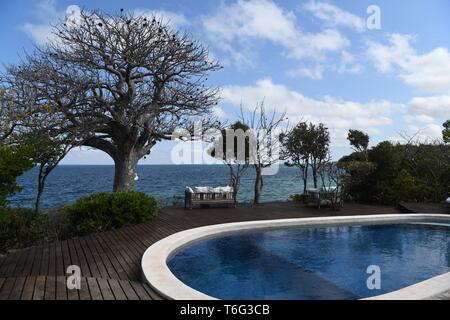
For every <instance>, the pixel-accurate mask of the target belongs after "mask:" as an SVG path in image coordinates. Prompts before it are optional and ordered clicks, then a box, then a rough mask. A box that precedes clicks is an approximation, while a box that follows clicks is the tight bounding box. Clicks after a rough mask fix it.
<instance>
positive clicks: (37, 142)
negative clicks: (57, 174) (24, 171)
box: [20, 134, 73, 212]
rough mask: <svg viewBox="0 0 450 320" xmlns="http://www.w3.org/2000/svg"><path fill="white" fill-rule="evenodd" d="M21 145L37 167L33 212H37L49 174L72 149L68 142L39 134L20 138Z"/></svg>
mask: <svg viewBox="0 0 450 320" xmlns="http://www.w3.org/2000/svg"><path fill="white" fill-rule="evenodd" d="M20 140H21V143H22V144H25V145H27V146H28V148H29V149H30V156H31V157H32V158H33V162H34V163H35V164H36V165H38V168H39V170H38V188H37V194H36V200H35V207H34V209H35V211H36V212H38V211H39V207H40V201H41V196H42V194H43V193H44V188H45V182H46V180H47V177H48V176H49V174H50V173H51V172H52V171H53V169H55V168H56V166H57V165H58V164H59V162H60V161H61V160H62V159H63V158H64V157H65V156H66V155H67V153H68V152H69V151H70V150H71V149H72V146H73V145H72V144H71V143H70V142H67V141H64V140H59V139H58V138H50V137H49V136H45V135H39V134H27V135H23V136H21V137H20Z"/></svg>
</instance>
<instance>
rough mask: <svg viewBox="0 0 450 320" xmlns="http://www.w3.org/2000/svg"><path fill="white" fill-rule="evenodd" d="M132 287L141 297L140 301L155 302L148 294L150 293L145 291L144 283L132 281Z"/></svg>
mask: <svg viewBox="0 0 450 320" xmlns="http://www.w3.org/2000/svg"><path fill="white" fill-rule="evenodd" d="M130 285H131V286H132V287H133V289H134V291H135V292H136V294H137V296H138V297H139V300H153V299H152V297H151V296H150V295H149V294H148V292H147V291H145V289H144V287H143V285H142V283H139V282H136V281H130Z"/></svg>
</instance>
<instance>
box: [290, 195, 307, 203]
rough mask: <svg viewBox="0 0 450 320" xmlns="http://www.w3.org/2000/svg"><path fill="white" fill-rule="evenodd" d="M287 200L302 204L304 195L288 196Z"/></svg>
mask: <svg viewBox="0 0 450 320" xmlns="http://www.w3.org/2000/svg"><path fill="white" fill-rule="evenodd" d="M289 200H291V201H294V202H304V201H305V195H304V194H299V193H296V194H293V195H290V196H289Z"/></svg>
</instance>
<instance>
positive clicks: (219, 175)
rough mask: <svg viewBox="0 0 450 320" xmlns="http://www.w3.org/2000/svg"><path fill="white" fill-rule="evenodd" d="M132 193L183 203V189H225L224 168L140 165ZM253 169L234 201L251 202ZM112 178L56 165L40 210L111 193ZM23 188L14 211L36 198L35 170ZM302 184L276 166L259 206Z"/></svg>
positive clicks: (109, 171) (91, 168)
mask: <svg viewBox="0 0 450 320" xmlns="http://www.w3.org/2000/svg"><path fill="white" fill-rule="evenodd" d="M137 174H138V177H139V180H138V181H137V182H136V188H135V190H136V191H142V192H145V193H148V194H150V195H152V196H154V197H155V198H156V199H158V200H160V201H161V200H164V201H166V202H169V203H170V202H172V200H175V199H176V200H179V201H182V200H183V199H184V189H185V187H186V186H192V187H194V186H226V185H229V184H230V183H229V181H230V179H229V175H228V167H227V166H225V165H140V166H138V168H137ZM254 176H255V174H254V169H253V168H249V169H248V170H247V171H246V173H245V175H244V176H243V178H242V182H241V184H242V185H241V189H240V192H239V194H238V200H239V201H242V202H250V201H252V199H253V182H254ZM113 177H114V166H112V165H110V166H109V165H103V166H100V165H99V166H97V165H60V166H58V167H57V168H55V170H54V171H53V172H52V173H51V174H50V176H49V177H48V179H47V183H46V187H45V192H44V195H43V198H42V207H43V208H49V207H53V206H58V205H62V204H67V203H71V202H73V201H75V200H77V199H78V198H80V197H82V196H85V195H88V194H90V193H93V192H102V191H111V190H112V185H113ZM18 182H19V185H21V186H22V187H23V190H22V191H21V192H20V193H17V194H15V195H14V196H12V197H11V198H10V199H9V203H10V205H11V206H14V207H18V206H20V207H32V206H33V204H34V199H35V195H36V186H37V169H36V168H34V169H32V170H30V171H28V172H26V173H25V174H24V175H22V176H21V177H19V178H18ZM302 186H303V183H302V180H301V179H300V176H299V170H298V169H296V168H289V167H286V166H284V165H280V167H279V171H278V173H277V174H275V175H270V176H264V187H263V192H262V196H261V201H262V202H268V201H285V200H287V199H288V198H289V196H290V195H292V194H295V193H300V192H301V191H302V189H303V187H302Z"/></svg>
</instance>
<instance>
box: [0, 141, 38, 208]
mask: <svg viewBox="0 0 450 320" xmlns="http://www.w3.org/2000/svg"><path fill="white" fill-rule="evenodd" d="M32 167H33V162H32V161H31V159H30V154H29V149H28V148H27V146H7V145H0V208H2V207H5V206H6V198H7V196H9V195H12V194H14V193H16V192H19V191H20V190H21V188H20V186H19V185H18V184H17V181H16V179H17V177H19V176H20V175H22V174H23V173H24V172H25V171H27V170H29V169H31V168H32Z"/></svg>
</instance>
